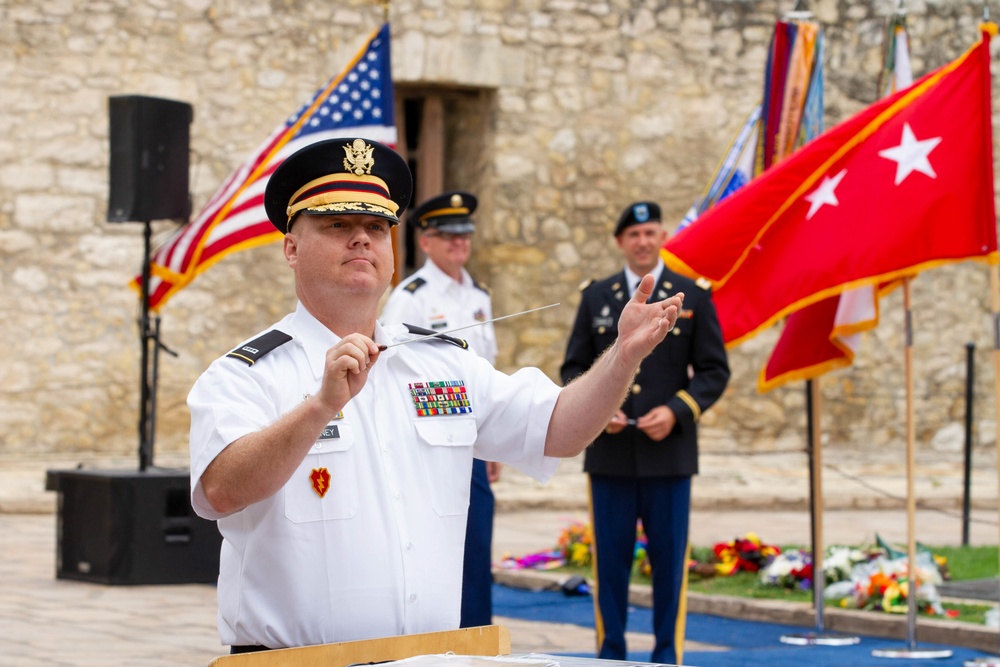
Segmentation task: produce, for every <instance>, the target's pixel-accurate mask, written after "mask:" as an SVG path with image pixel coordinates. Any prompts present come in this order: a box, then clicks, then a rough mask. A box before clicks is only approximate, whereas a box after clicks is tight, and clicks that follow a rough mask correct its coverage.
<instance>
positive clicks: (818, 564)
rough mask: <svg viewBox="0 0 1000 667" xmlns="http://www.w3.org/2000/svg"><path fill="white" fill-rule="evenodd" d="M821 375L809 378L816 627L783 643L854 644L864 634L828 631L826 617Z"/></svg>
mask: <svg viewBox="0 0 1000 667" xmlns="http://www.w3.org/2000/svg"><path fill="white" fill-rule="evenodd" d="M819 380H820V378H818V377H817V378H813V379H811V380H806V442H807V448H808V450H809V462H810V466H809V502H810V509H811V511H810V513H809V514H810V519H811V533H812V534H811V541H812V559H813V561H812V562H813V608H814V609H815V612H816V630H815V631H814V632H797V633H792V634H787V635H782V636H781V637H780V638H779V641H781V643H782V644H793V645H796V646H850V645H851V644H857V643H859V642H860V641H861V638H860V637H856V636H852V635H845V634H840V633H833V632H826V629H825V625H826V624H825V622H824V620H823V611H824V608H823V592H824V590H825V589H826V574H825V573H824V572H823V552H824V551H825V549H826V547H825V546H824V542H823V454H822V449H823V447H822V441H821V438H822V434H823V429H822V426H821V422H822V420H821V419H820V415H821V413H822V409H821V407H822V392H821V391H820V384H819Z"/></svg>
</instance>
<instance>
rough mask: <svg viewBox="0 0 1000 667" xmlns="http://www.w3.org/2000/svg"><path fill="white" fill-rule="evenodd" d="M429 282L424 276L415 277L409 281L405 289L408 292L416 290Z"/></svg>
mask: <svg viewBox="0 0 1000 667" xmlns="http://www.w3.org/2000/svg"><path fill="white" fill-rule="evenodd" d="M426 284H427V281H426V280H424V279H423V278H414V279H413V280H411V281H410V282H409V283H407V285H406V287H404V288H403V289H405V290H406V291H407V292H416V291H417V290H418V289H420V288H421V287H423V286H424V285H426Z"/></svg>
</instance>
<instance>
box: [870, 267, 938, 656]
mask: <svg viewBox="0 0 1000 667" xmlns="http://www.w3.org/2000/svg"><path fill="white" fill-rule="evenodd" d="M903 309H904V311H905V315H904V325H903V326H904V328H905V332H904V336H905V341H906V342H905V347H904V348H903V360H904V362H903V363H904V366H905V378H906V559H907V563H906V570H907V572H906V581H907V591H906V647H905V648H903V649H875V650H873V651H872V655H873V656H874V657H876V658H909V659H917V660H919V659H928V658H949V657H951V655H952V651H951V650H950V649H941V650H930V649H923V650H921V649H918V648H917V595H918V592H919V588H920V584H919V582H918V576H917V539H916V514H917V499H916V495H915V494H914V491H913V489H914V484H913V479H914V471H915V468H916V465H915V458H916V457H915V454H914V451H915V449H916V430H915V428H914V419H913V411H914V410H913V311H912V310H911V308H910V278H909V276H907V277H905V278H903Z"/></svg>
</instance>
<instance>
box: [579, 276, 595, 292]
mask: <svg viewBox="0 0 1000 667" xmlns="http://www.w3.org/2000/svg"><path fill="white" fill-rule="evenodd" d="M593 284H594V279H593V278H587V279H586V280H584V281H583V282H582V283H580V291H581V292H582V291H583V290H585V289H587V288H588V287H590V286H591V285H593Z"/></svg>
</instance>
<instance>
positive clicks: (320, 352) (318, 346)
mask: <svg viewBox="0 0 1000 667" xmlns="http://www.w3.org/2000/svg"><path fill="white" fill-rule="evenodd" d="M290 324H291V329H292V331H290V332H288V333H290V334H291V335H292V337H293V338H294V339H295V341H296V342H297V343H298V344H299V345H301V346H302V349H303V350H305V353H306V356H307V357H308V359H309V366H310V367H311V368H312V371H313V376H315V377H316V378H317V379H319V378H321V377H323V370H324V369H325V367H326V351H327V350H329V349H330V348H331V347H333V346H334V345H336V344H337V343H339V342H340V336H338V335H337V334H335V333H333V332H332V331H330V330H329V329H327V328H326V326H325V325H324V324H323V323H322V322H320V321H319V320H317V319H316V317H315V316H313V314H312V313H310V312H309V310H308V309H307V308H306V307H305V306H304V305H302V302H301V301H300V302H298V304H296V306H295V313H294V314H292V317H291V322H290ZM392 340H393V339H392V338H391V337H390V336H389V335H387V334H386V332H385V330H384V329H383V328H382V325H380V324H379V323H378V322H377V321H376V322H375V342H376V343H377V344H379V345H388V344H390V343H391V342H392ZM394 353H395V348H390V349H388V350H385V351H384V352H382V354H383V355H386V356H392V355H393V354H394Z"/></svg>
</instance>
